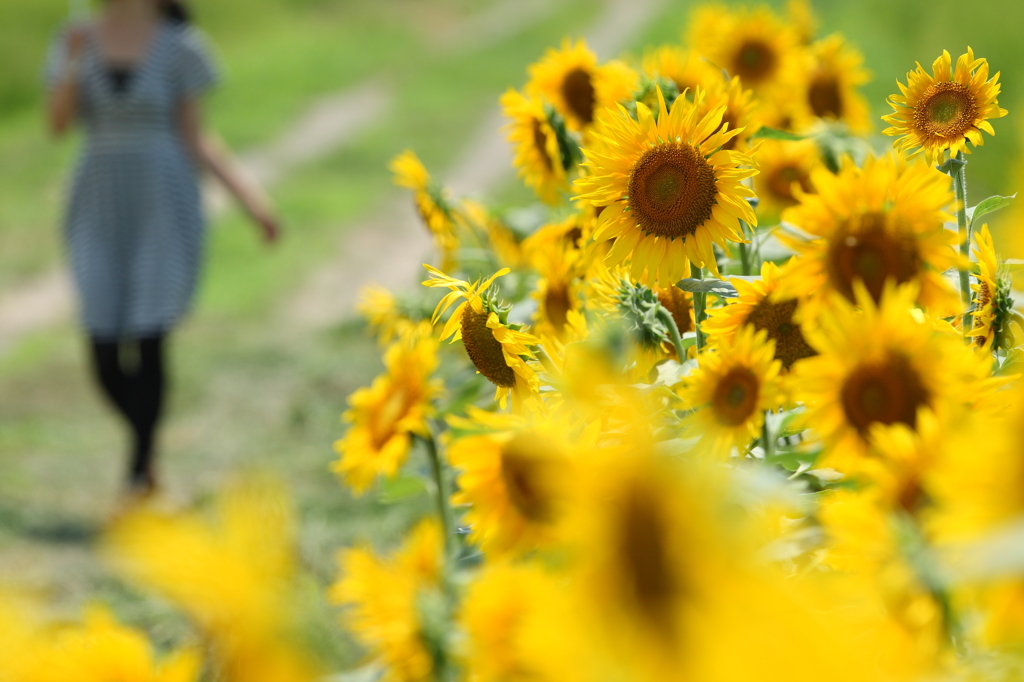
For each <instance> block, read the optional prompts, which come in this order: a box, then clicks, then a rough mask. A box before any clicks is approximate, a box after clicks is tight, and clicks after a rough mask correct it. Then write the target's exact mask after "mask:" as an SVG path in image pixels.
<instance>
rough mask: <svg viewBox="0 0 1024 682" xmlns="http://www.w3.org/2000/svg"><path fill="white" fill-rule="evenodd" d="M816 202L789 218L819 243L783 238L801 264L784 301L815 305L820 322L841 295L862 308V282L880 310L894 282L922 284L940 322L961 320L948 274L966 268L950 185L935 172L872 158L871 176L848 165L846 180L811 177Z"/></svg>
mask: <svg viewBox="0 0 1024 682" xmlns="http://www.w3.org/2000/svg"><path fill="white" fill-rule="evenodd" d="M811 183H812V184H813V185H814V189H815V193H814V194H798V199H799V201H800V203H799V204H798V205H796V206H793V207H792V208H789V209H787V210H786V211H784V212H783V220H784V221H786V222H788V223H792V224H793V225H796V226H797V227H799V228H800V229H801V230H803V231H804V232H805V233H807V234H809V235H810V237H811V239H809V240H805V239H800V238H797V237H795V236H791V235H788V234H785V233H783V234H780V237H779V238H780V240H781V241H783V242H784V243H785V244H787V245H788V246H790V247H791V248H793V250H795V251H796V252H797V254H799V256H800V257H799V258H796V259H793V260H792V261H790V263H789V265H788V266H787V267H786V269H785V272H784V274H783V276H782V281H781V289H782V292H783V295H785V296H791V297H794V298H801V299H807V306H808V308H807V314H808V315H809V316H810V317H814V316H816V311H817V308H819V307H820V305H821V304H822V303H823V302H824V301H825V300H826V299H825V298H824V296H823V295H824V294H827V293H828V292H830V291H836V292H839V293H840V294H842V295H843V296H844V297H845V298H846V299H847V301H853V300H854V298H855V297H854V288H855V284H856V283H857V282H861V283H863V285H864V286H865V287H866V290H867V292H868V293H869V294H870V295H871V298H872V299H873V300H874V301H875V302H876V303H877V302H878V301H879V300H880V299H881V295H882V291H883V289H884V287H885V284H886V282H887V281H889V280H892V281H893V282H895V283H896V284H905V283H915V284H916V285H917V291H918V292H919V296H920V299H919V301H918V303H920V304H921V305H922V306H924V307H926V308H927V309H928V310H929V311H930V312H932V313H933V314H946V315H951V314H953V313H955V312H956V309H957V307H958V301H957V297H956V293H955V292H954V291H953V289H952V287H951V286H950V285H949V283H948V282H947V281H946V280H945V278H943V276H942V273H943V272H944V271H945V270H947V269H948V268H950V267H954V266H956V265H957V264H958V263H959V262H960V261H959V258H958V256H957V253H956V250H955V248H954V245H955V243H956V235H955V233H953V232H952V231H950V230H946V229H945V226H944V223H945V222H946V221H948V220H951V216H949V214H948V213H947V208H948V207H949V206H951V205H952V204H953V193H952V189H951V188H950V183H949V178H948V177H947V176H945V175H943V174H942V173H940V172H939V171H937V170H936V169H935V168H933V167H931V166H929V165H927V164H925V163H924V162H922V161H920V160H917V161H904V160H902V159H898V158H895V157H893V156H884V157H881V158H869V159H867V160H866V161H865V163H864V167H863V168H858V167H857V166H855V165H854V164H853V163H852V162H850V161H849V160H847V161H846V162H845V163H844V165H843V167H842V168H841V169H840V172H839V173H838V174H833V173H831V172H829V171H828V170H826V169H824V168H819V169H817V170H815V171H813V172H812V173H811Z"/></svg>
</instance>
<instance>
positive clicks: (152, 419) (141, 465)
mask: <svg viewBox="0 0 1024 682" xmlns="http://www.w3.org/2000/svg"><path fill="white" fill-rule="evenodd" d="M164 339H165V337H164V336H163V335H157V336H150V337H146V338H143V339H139V342H138V344H139V346H138V348H139V354H138V365H137V367H136V371H135V372H134V374H132V375H131V377H130V380H129V382H128V386H129V389H128V396H129V400H128V403H129V405H130V408H129V419H130V421H131V424H132V430H133V431H134V434H135V447H134V450H133V452H132V465H131V481H132V483H133V484H141V485H145V486H149V487H152V486H153V485H155V478H154V474H153V449H154V447H153V446H154V440H155V435H156V428H157V424H158V423H159V421H160V413H161V410H162V408H163V402H164V386H165V375H164V357H163V356H164Z"/></svg>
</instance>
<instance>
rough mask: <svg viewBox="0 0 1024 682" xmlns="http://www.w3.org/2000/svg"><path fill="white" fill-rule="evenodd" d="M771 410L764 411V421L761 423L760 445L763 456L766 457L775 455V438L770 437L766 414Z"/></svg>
mask: <svg viewBox="0 0 1024 682" xmlns="http://www.w3.org/2000/svg"><path fill="white" fill-rule="evenodd" d="M770 413H771V410H765V411H764V421H763V422H762V423H761V447H763V448H764V458H765V459H768V458H769V457H772V456H774V455H775V438H773V437H772V434H771V432H770V429H769V428H768V415H769V414H770Z"/></svg>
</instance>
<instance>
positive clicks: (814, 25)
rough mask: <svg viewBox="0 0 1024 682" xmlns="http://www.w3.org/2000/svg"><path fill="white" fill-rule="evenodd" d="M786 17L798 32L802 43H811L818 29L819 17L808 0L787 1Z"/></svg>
mask: <svg viewBox="0 0 1024 682" xmlns="http://www.w3.org/2000/svg"><path fill="white" fill-rule="evenodd" d="M786 19H788V20H789V25H790V26H792V27H793V30H794V31H795V32H796V36H797V40H798V42H799V43H800V44H801V45H810V44H811V43H812V42H813V41H814V36H815V35H816V34H817V31H818V19H817V17H815V16H814V12H813V11H812V10H811V3H809V2H807V0H789V2H787V3H786Z"/></svg>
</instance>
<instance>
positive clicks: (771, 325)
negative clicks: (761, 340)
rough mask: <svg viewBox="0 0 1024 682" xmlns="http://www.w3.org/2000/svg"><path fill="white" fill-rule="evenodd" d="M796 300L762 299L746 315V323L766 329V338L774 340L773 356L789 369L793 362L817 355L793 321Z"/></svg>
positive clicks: (756, 327)
mask: <svg viewBox="0 0 1024 682" xmlns="http://www.w3.org/2000/svg"><path fill="white" fill-rule="evenodd" d="M796 305H797V301H796V299H795V298H787V299H783V300H781V301H778V302H776V303H773V302H772V301H769V300H768V299H764V300H763V301H761V302H760V303H758V304H757V305H756V306H754V309H753V310H751V311H750V314H749V315H747V320H746V321H747V324H752V325H754V329H756V330H758V331H761V330H762V329H765V330H767V331H768V338H769V339H772V340H774V341H775V358H776V359H777V360H779V361H781V362H782V366H783V367H785V368H786V369H789V368H790V367H792V366H793V363H794V362H796V361H797V360H802V359H803V358H809V357H811V356H812V355H817V353H816V352H815V351H814V349H813V348H811V347H810V346H809V345H808V344H807V341H806V340H805V339H804V334H803V332H802V331H800V325H798V324H797V323H795V322H794V321H793V313H794V312H796Z"/></svg>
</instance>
